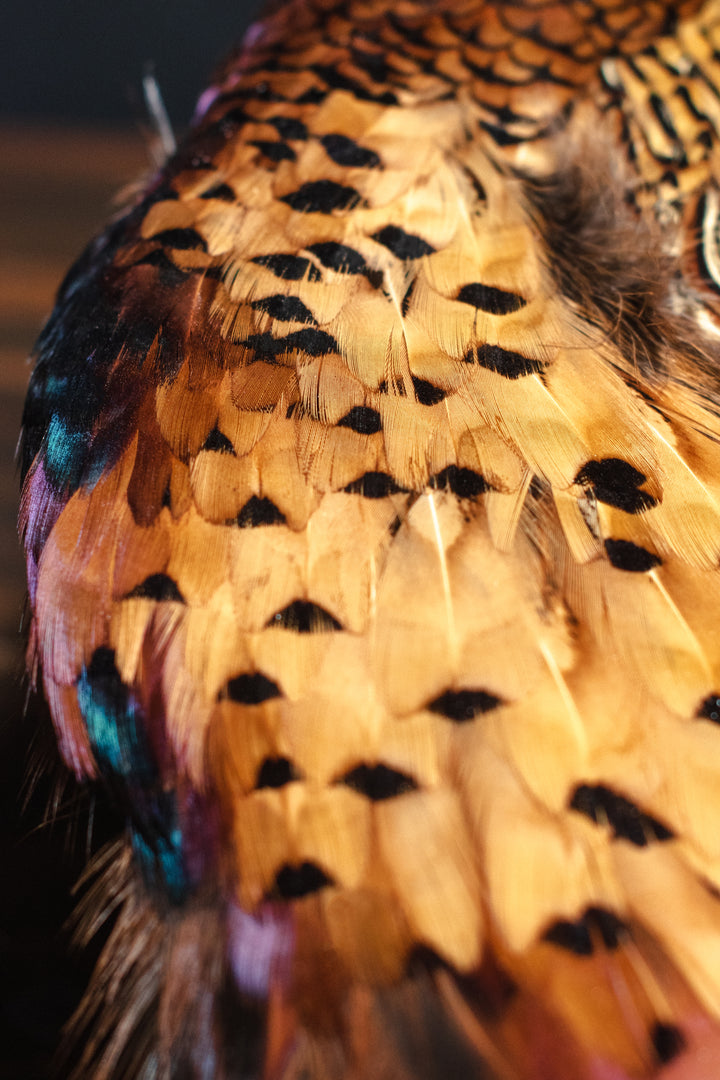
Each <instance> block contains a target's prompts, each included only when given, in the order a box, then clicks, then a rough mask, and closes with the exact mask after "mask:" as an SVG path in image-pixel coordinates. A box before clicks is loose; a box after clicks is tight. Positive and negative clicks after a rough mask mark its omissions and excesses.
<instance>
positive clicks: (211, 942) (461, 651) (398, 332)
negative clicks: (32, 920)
mask: <svg viewBox="0 0 720 1080" xmlns="http://www.w3.org/2000/svg"><path fill="white" fill-rule="evenodd" d="M718 40H720V8H719V7H718V5H717V4H716V3H715V2H714V0H711V2H709V3H706V4H705V5H704V6H702V7H701V8H700V7H699V5H698V4H697V3H695V2H685V3H680V4H677V5H672V4H669V5H663V4H660V3H655V2H651V0H647V2H640V0H638V2H637V3H633V4H618V3H614V2H611V0H603V2H597V3H594V4H584V3H580V2H577V3H575V2H568V3H565V4H548V3H544V2H543V0H537V2H535V0H533V2H530V0H528V2H526V3H522V4H515V3H501V2H497V3H491V2H480V0H452V2H450V0H447V2H445V0H437V2H434V3H432V4H430V3H424V2H420V0H407V2H404V3H402V4H401V5H400V6H399V7H396V8H395V9H393V10H389V9H387V8H386V7H385V5H384V4H382V3H379V2H375V0H362V2H361V0H357V2H356V0H352V2H351V3H349V4H348V3H337V4H335V3H332V2H327V3H326V2H324V0H322V2H321V0H317V2H315V0H304V2H302V3H301V2H300V0H291V2H290V3H288V4H287V5H285V6H282V7H276V8H275V9H274V10H273V11H272V12H270V13H269V14H268V15H267V16H265V17H264V19H263V20H262V21H260V22H259V23H257V24H256V25H255V27H254V28H253V29H252V30H251V31H250V33H249V35H248V38H247V39H246V42H245V45H244V47H243V48H242V49H241V50H240V51H238V52H237V53H236V54H234V55H233V56H232V57H231V58H230V59H229V60H228V62H227V63H226V65H225V67H224V68H222V69H221V70H220V72H219V73H218V75H217V78H216V81H215V83H214V84H213V86H212V87H211V88H210V89H209V90H208V91H207V92H206V94H205V95H204V96H203V98H202V99H201V102H200V105H199V107H198V112H197V116H196V119H195V124H194V127H193V129H192V131H191V133H190V135H189V136H188V138H187V140H186V141H185V142H184V143H182V144H181V145H180V147H179V148H178V150H177V151H176V152H175V153H174V154H173V156H171V157H170V158H169V160H168V161H167V162H166V163H165V165H164V166H163V167H162V168H161V170H160V171H159V172H158V173H157V174H156V175H155V176H154V177H153V178H151V179H150V180H149V181H148V183H147V186H146V187H145V188H144V190H143V191H142V192H141V193H140V194H139V195H138V196H137V197H136V198H135V201H133V202H132V203H131V205H130V206H129V207H128V208H127V210H126V211H125V212H124V214H123V215H122V216H120V217H119V218H118V219H117V220H116V221H114V222H113V223H112V224H111V225H110V226H109V228H108V229H107V230H106V232H105V233H104V234H103V235H102V236H101V237H100V238H99V239H98V240H96V241H94V242H93V244H92V245H91V246H90V247H89V248H88V251H87V252H86V253H85V255H84V256H83V257H82V258H81V260H80V261H79V262H78V263H77V264H76V266H75V267H74V269H73V270H72V271H71V272H70V274H69V275H68V278H67V279H66V281H65V283H64V285H63V286H62V288H61V291H60V295H59V298H58V306H57V307H56V310H55V312H54V314H53V315H52V317H51V319H50V321H49V322H48V324H47V326H46V329H45V330H44V332H43V335H42V337H41V339H40V342H39V343H38V347H37V358H36V366H35V370H34V374H33V377H32V382H31V386H30V390H29V395H28V400H27V405H26V409H25V416H24V422H23V466H24V475H25V479H24V488H23V500H22V508H21V530H22V533H23V538H24V542H25V547H26V552H27V561H28V580H29V589H30V597H31V605H32V613H33V619H32V628H31V633H30V643H29V649H28V667H29V670H30V671H31V672H32V673H34V674H40V673H41V677H42V681H43V686H44V689H45V693H46V695H47V697H48V700H49V702H50V705H51V709H52V712H53V718H54V722H55V727H56V730H57V735H58V744H59V748H60V753H61V755H62V757H63V758H64V760H65V762H66V764H67V765H68V766H69V767H70V768H71V769H72V770H73V771H74V772H75V773H76V774H77V775H78V776H79V777H80V778H84V779H85V780H87V781H88V782H93V783H97V784H100V785H103V784H104V785H106V786H107V787H108V788H109V789H110V790H111V791H112V793H113V797H114V798H116V799H117V800H118V801H119V802H120V804H121V806H123V807H124V808H125V811H126V814H127V823H128V824H127V836H126V839H125V841H124V842H123V844H122V845H121V848H120V849H118V850H114V851H113V852H111V853H110V855H108V856H107V857H106V864H105V865H104V868H101V870H102V872H101V873H100V877H99V879H98V883H97V885H96V886H94V887H93V889H92V890H91V891H90V893H89V894H88V900H87V901H86V911H87V915H86V919H87V921H88V924H89V926H90V927H93V926H94V925H95V924H96V922H97V920H98V919H99V918H100V917H101V915H102V912H103V911H104V910H107V909H109V908H111V907H114V906H117V907H118V909H119V914H118V916H117V920H116V923H115V926H114V929H113V930H112V933H111V935H110V938H109V940H108V943H107V945H106V947H105V950H104V952H103V955H102V958H101V960H100V963H99V965H98V969H97V971H96V974H95V976H94V980H93V983H92V985H91V987H90V989H89V991H88V996H87V998H86V1000H85V1002H84V1004H83V1006H82V1007H81V1009H80V1013H79V1015H78V1017H77V1021H76V1022H77V1024H78V1025H79V1026H80V1027H81V1028H82V1027H83V1025H84V1026H85V1028H86V1030H87V1032H89V1034H87V1035H86V1038H85V1049H84V1054H83V1057H82V1063H81V1070H82V1075H86V1076H87V1075H92V1076H94V1077H96V1078H98V1080H100V1078H105V1077H107V1078H110V1077H117V1076H128V1077H129V1076H133V1077H136V1076H137V1077H141V1076H142V1077H145V1076H147V1077H150V1076H153V1077H156V1076H168V1077H169V1076H171V1075H172V1076H175V1075H180V1074H182V1075H188V1076H193V1077H211V1076H212V1077H218V1078H220V1077H228V1078H230V1077H245V1076H248V1077H249V1076H257V1077H263V1078H264V1080H292V1078H297V1080H299V1078H300V1077H312V1078H313V1080H325V1078H327V1080H331V1078H332V1080H335V1078H338V1080H339V1078H343V1080H360V1078H361V1077H369V1076H372V1077H376V1078H378V1080H380V1078H385V1077H387V1078H388V1080H390V1078H391V1077H392V1078H393V1080H403V1078H405V1077H407V1078H408V1080H409V1078H410V1077H412V1078H425V1077H427V1080H431V1078H433V1077H436V1076H441V1075H450V1074H452V1075H456V1074H457V1075H464V1076H468V1077H477V1078H478V1080H480V1078H487V1080H490V1078H492V1080H510V1078H513V1080H560V1078H562V1080H650V1078H655V1077H657V1078H660V1077H663V1078H666V1080H701V1078H703V1080H704V1078H707V1077H709V1076H711V1075H713V1074H714V1072H715V1070H716V1067H717V1066H718V1065H720V1037H719V1035H718V1030H719V1028H718V1021H719V1019H720V975H719V972H720V951H719V950H720V900H719V899H718V895H719V894H718V888H720V849H719V848H718V837H719V836H720V803H719V802H718V794H717V792H718V790H719V789H720V785H719V784H718V779H719V778H720V776H719V774H720V764H719V762H720V734H718V728H717V723H718V717H719V716H720V630H719V629H718V612H720V576H719V572H718V561H719V559H720V468H719V465H720V451H718V439H719V437H720V419H719V415H720V414H719V411H718V402H719V401H720V386H719V384H718V348H719V345H718V323H717V318H718V299H717V292H718V288H720V280H719V279H718V275H717V274H716V273H715V269H714V268H715V266H716V263H717V260H718V253H717V248H718V237H717V228H716V217H717V207H716V204H717V195H716V191H715V184H716V177H717V154H718V140H719V139H720V112H719V107H718V104H717V100H716V99H717V91H718V87H719V86H720V79H719V78H718V72H717V70H716V68H717V63H716V59H715V55H716V47H717V43H718Z"/></svg>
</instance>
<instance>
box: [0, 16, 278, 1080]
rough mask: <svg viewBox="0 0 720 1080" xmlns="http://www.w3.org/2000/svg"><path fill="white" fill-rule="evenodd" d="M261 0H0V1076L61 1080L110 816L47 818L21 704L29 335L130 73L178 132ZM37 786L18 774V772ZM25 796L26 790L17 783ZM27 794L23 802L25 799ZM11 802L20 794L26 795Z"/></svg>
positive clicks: (143, 145) (94, 181) (101, 172)
mask: <svg viewBox="0 0 720 1080" xmlns="http://www.w3.org/2000/svg"><path fill="white" fill-rule="evenodd" d="M259 6H260V4H259V2H258V0H122V2H110V3H101V2H98V0H25V2H24V3H23V2H21V0H4V3H3V5H2V12H3V17H2V22H1V28H0V1080H46V1078H48V1077H50V1076H52V1075H59V1076H61V1077H65V1076H66V1075H67V1070H68V1066H60V1069H59V1071H56V1069H55V1067H54V1066H53V1064H52V1062H53V1056H54V1052H55V1049H56V1045H57V1042H58V1037H59V1032H60V1029H61V1027H62V1025H63V1023H64V1022H65V1021H66V1020H67V1018H68V1016H69V1014H70V1012H71V1010H72V1009H73V1007H74V1005H75V1004H76V1002H77V999H78V997H79V995H80V994H81V992H82V989H83V985H84V983H85V981H86V979H87V975H88V970H89V964H90V963H91V960H92V957H87V958H85V959H84V960H83V959H82V958H80V957H76V956H73V955H72V954H70V953H69V950H68V940H67V934H66V933H65V932H64V931H63V924H64V923H65V921H66V919H67V917H68V915H69V913H70V911H71V909H72V906H73V900H72V899H71V896H70V889H71V886H72V883H73V882H74V880H75V878H76V877H77V875H78V873H79V871H80V870H81V868H82V866H83V863H84V861H85V859H86V856H87V849H88V847H97V846H98V845H99V844H101V843H102V842H103V840H104V839H106V838H107V837H109V836H111V835H112V834H113V832H114V831H117V829H118V828H119V827H120V823H119V821H118V819H117V818H116V817H115V815H114V814H113V811H112V808H107V807H102V806H98V807H96V808H95V811H94V814H93V816H92V818H91V817H90V816H89V814H88V809H87V805H86V800H84V799H83V795H82V792H79V791H77V790H74V789H73V787H72V785H70V786H68V787H66V789H65V791H64V794H63V795H62V797H61V799H60V802H59V804H58V806H59V813H58V815H57V817H58V820H57V822H56V824H55V825H54V826H52V827H51V826H49V825H47V824H46V821H47V817H48V813H47V807H48V803H49V802H51V801H52V799H53V795H54V791H55V783H56V780H57V774H53V771H52V769H50V770H49V771H48V770H47V769H45V770H44V771H43V761H45V760H48V759H51V757H52V733H51V728H50V724H49V720H48V717H47V713H46V710H45V707H44V704H43V702H42V700H41V699H38V698H37V697H35V698H33V697H31V698H30V700H29V704H28V705H26V697H27V686H26V684H25V682H24V681H23V676H22V669H23V661H22V654H23V638H22V633H21V631H20V624H21V616H22V612H23V606H24V595H25V584H24V571H23V562H22V558H21V555H20V551H19V546H18V544H17V540H16V535H15V520H16V514H17V501H18V484H19V481H18V477H17V471H16V467H15V464H14V454H15V448H16V444H17V437H18V432H19V427H20V417H21V412H22V402H23V397H24V394H25V389H26V386H27V380H28V377H29V372H30V367H29V365H28V362H27V357H28V354H29V352H30V350H31V348H32V344H33V342H34V340H35V338H36V337H37V334H38V331H39V329H40V327H41V326H42V322H43V320H44V318H45V317H46V316H47V314H48V312H49V310H50V307H51V305H52V301H53V296H54V293H55V290H56V289H57V286H58V284H59V282H60V280H61V278H62V276H63V274H64V273H65V271H66V270H67V268H68V266H69V265H70V263H71V262H72V261H73V260H74V258H75V257H76V256H77V255H78V254H79V252H80V250H81V249H82V247H83V246H84V245H85V243H86V242H87V240H88V239H89V238H90V236H91V235H92V234H93V233H94V232H95V231H97V229H98V228H100V226H101V225H102V224H103V222H104V221H105V219H106V218H107V217H108V216H109V214H110V213H112V211H113V206H114V202H113V200H114V196H115V194H116V192H117V191H118V189H120V188H122V187H123V185H126V184H127V183H129V182H131V181H133V180H135V179H136V178H137V177H138V176H140V175H142V173H143V172H145V171H148V170H149V169H150V168H151V167H152V164H151V161H150V152H149V147H148V139H147V130H148V123H147V114H146V112H145V108H144V104H143V95H142V78H143V75H144V74H145V73H146V72H148V71H150V72H152V73H153V74H154V75H155V78H156V79H157V82H158V85H159V87H160V89H161V92H162V95H163V99H164V101H165V105H166V108H167V111H168V113H169V116H170V120H171V123H172V125H173V127H174V129H175V131H176V132H177V134H178V135H181V134H182V132H183V131H184V129H185V128H186V125H187V123H188V121H189V119H190V116H191V114H192V111H193V108H194V105H195V101H196V99H197V97H198V94H199V93H200V92H201V91H202V89H203V88H204V86H205V85H206V82H207V80H208V79H209V77H210V74H211V72H212V70H213V68H214V66H215V64H216V63H217V62H218V61H219V60H220V59H221V58H222V56H223V54H224V53H225V52H227V51H228V50H229V49H230V48H231V47H232V45H234V44H235V43H236V42H237V41H238V40H239V39H240V38H241V37H242V34H243V32H244V31H245V29H246V27H247V26H248V25H249V23H250V21H251V20H252V18H253V16H254V14H255V13H256V11H257V10H258V8H259ZM38 768H39V770H40V773H41V779H40V780H39V781H38V782H37V783H36V784H35V785H34V787H33V786H32V785H29V784H28V777H29V775H30V773H31V771H32V770H37V769H38ZM29 788H30V789H31V791H32V794H30V795H29V796H27V793H28V789H29ZM26 796H27V798H26ZM24 802H26V803H27V805H24Z"/></svg>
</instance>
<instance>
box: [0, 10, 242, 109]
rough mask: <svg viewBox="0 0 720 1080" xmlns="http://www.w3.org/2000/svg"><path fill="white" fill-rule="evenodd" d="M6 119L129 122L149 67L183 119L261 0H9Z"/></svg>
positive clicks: (0, 87)
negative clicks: (145, 72)
mask: <svg viewBox="0 0 720 1080" xmlns="http://www.w3.org/2000/svg"><path fill="white" fill-rule="evenodd" d="M2 6H3V19H2V41H1V42H0V119H6V120H13V121H16V120H29V121H40V122H47V121H54V122H58V123H63V124H73V125H77V124H83V125H87V124H92V125H94V126H99V127H107V126H113V127H121V128H122V127H124V128H127V127H131V126H132V124H133V121H134V119H135V115H136V114H135V108H136V107H137V105H138V103H139V100H140V95H139V92H138V90H139V86H140V82H141V79H142V75H143V72H144V70H145V67H146V65H148V64H149V65H152V66H153V67H154V70H155V75H156V77H157V79H158V81H159V83H160V84H161V87H162V91H163V95H164V97H165V100H166V104H167V107H168V112H169V113H170V117H171V119H172V121H173V123H174V124H176V125H178V126H179V127H182V126H183V125H184V124H185V123H186V121H187V119H188V117H189V116H190V114H191V111H192V108H193V106H194V103H195V100H196V98H197V96H198V94H199V92H200V91H201V90H202V89H203V88H204V86H205V83H206V81H207V80H208V78H209V76H210V73H211V71H212V70H213V68H214V66H215V64H216V63H217V61H218V60H219V59H220V58H221V57H222V55H223V54H224V53H225V52H227V51H228V50H229V48H230V47H231V46H232V45H234V44H235V43H236V42H237V41H239V39H240V38H241V37H242V34H243V33H244V31H245V29H246V27H247V26H248V24H249V23H250V21H251V19H252V17H253V15H254V13H255V12H256V11H257V9H258V8H259V7H260V4H259V2H258V0H121V2H120V0H116V2H110V3H101V2H98V0H26V2H25V3H23V2H22V0H4V3H3V5H2Z"/></svg>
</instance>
